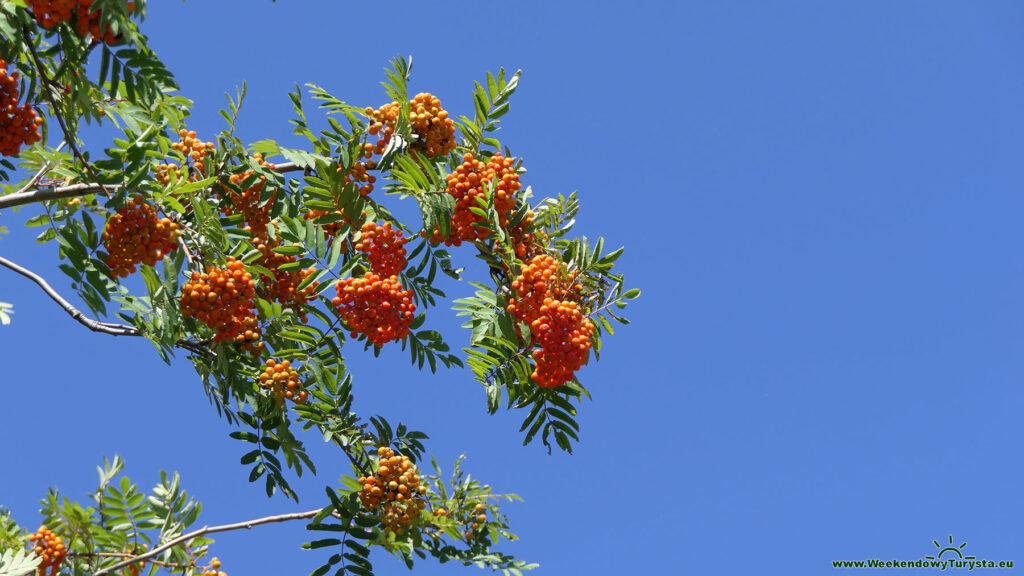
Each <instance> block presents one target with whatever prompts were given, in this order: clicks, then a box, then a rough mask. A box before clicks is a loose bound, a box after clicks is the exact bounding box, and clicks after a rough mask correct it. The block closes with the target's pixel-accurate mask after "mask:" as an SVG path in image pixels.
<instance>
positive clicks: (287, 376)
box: [256, 359, 308, 406]
mask: <svg viewBox="0 0 1024 576" xmlns="http://www.w3.org/2000/svg"><path fill="white" fill-rule="evenodd" d="M256 382H257V383H258V384H259V385H260V387H261V388H264V389H266V390H270V392H271V394H273V395H274V400H275V401H276V402H277V404H278V405H279V406H284V401H285V400H286V399H287V400H291V401H292V402H295V403H296V404H305V403H306V398H307V397H308V393H307V392H306V391H305V390H303V389H302V379H301V378H300V377H299V372H298V371H297V370H296V369H295V367H294V366H292V365H291V363H290V362H289V361H287V360H285V361H284V362H278V361H276V360H274V359H270V360H267V363H266V364H265V365H264V368H263V372H261V373H260V375H259V376H258V377H257V379H256Z"/></svg>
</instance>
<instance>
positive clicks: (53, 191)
mask: <svg viewBox="0 0 1024 576" xmlns="http://www.w3.org/2000/svg"><path fill="white" fill-rule="evenodd" d="M274 169H275V171H277V172H297V171H299V170H302V167H301V166H296V165H295V163H294V162H284V163H282V164H278V165H276V166H275V168H274ZM120 188H121V185H120V184H107V185H100V184H89V183H80V184H71V185H69V186H58V187H54V188H39V189H37V190H24V189H22V190H19V191H18V192H15V193H14V194H8V195H7V196H0V210H3V209H4V208H13V207H14V206H23V205H25V204H35V203H37V202H47V201H50V200H60V199H63V198H77V197H80V196H88V195H89V194H95V193H97V192H107V191H110V192H114V191H116V190H118V189H120Z"/></svg>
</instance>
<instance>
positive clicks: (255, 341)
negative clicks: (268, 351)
mask: <svg viewBox="0 0 1024 576" xmlns="http://www.w3.org/2000/svg"><path fill="white" fill-rule="evenodd" d="M242 324H243V325H244V326H243V328H244V329H245V331H244V332H242V333H241V334H239V335H238V336H235V344H238V351H239V352H242V353H245V352H250V353H252V354H255V355H259V354H260V353H261V352H263V349H264V348H266V346H265V345H264V344H263V340H262V339H261V338H263V331H262V330H260V325H259V320H258V319H257V318H256V317H255V316H246V317H245V318H243V319H242Z"/></svg>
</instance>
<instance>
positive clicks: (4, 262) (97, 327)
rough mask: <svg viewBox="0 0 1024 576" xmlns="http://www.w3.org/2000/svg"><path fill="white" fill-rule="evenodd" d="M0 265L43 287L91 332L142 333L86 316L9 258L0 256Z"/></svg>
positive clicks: (121, 334)
mask: <svg viewBox="0 0 1024 576" xmlns="http://www.w3.org/2000/svg"><path fill="white" fill-rule="evenodd" d="M0 266H4V267H5V268H10V269H11V270H14V271H15V272H17V273H18V274H21V275H22V276H24V277H25V278H28V279H29V280H31V281H33V282H35V283H36V284H38V285H39V287H40V288H42V289H43V292H46V295H47V296H49V297H50V298H52V299H53V301H54V302H56V303H57V304H59V305H60V307H61V308H63V309H64V311H65V312H67V313H68V314H70V315H71V317H72V318H74V319H75V320H77V321H78V322H79V323H80V324H82V325H83V326H85V327H86V328H88V329H89V330H92V331H93V332H103V333H104V334H110V335H112V336H141V335H142V333H141V332H139V330H138V328H135V327H132V326H127V325H125V324H110V323H107V322H100V321H97V320H93V319H92V318H89V317H87V316H86V315H85V314H82V312H81V311H80V310H79V309H78V308H75V307H74V306H72V305H71V303H70V302H68V301H67V300H65V299H64V297H63V296H61V295H60V294H58V293H57V291H56V290H54V289H53V287H52V286H50V285H49V283H47V282H46V280H43V277H42V276H40V275H38V274H36V273H35V272H33V271H31V270H29V269H27V268H22V267H21V266H18V265H17V264H15V263H14V262H11V261H10V260H8V259H6V258H3V257H0Z"/></svg>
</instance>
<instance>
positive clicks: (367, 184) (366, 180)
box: [338, 144, 377, 196]
mask: <svg viewBox="0 0 1024 576" xmlns="http://www.w3.org/2000/svg"><path fill="white" fill-rule="evenodd" d="M366 146H369V148H364V149H363V154H364V156H365V157H366V158H369V157H370V155H371V154H372V153H373V146H372V144H366ZM376 167H377V162H376V161H374V160H369V161H367V162H356V163H355V164H354V165H353V166H352V167H351V168H349V169H348V172H346V173H345V184H353V183H354V184H355V185H356V187H357V188H359V194H360V195H361V196H369V195H370V192H373V184H374V183H375V182H377V177H376V176H374V175H373V174H368V173H367V172H366V171H367V170H373V169H375V168H376ZM341 170H343V168H342V167H341V165H339V166H338V171H339V172H340V171H341Z"/></svg>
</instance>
